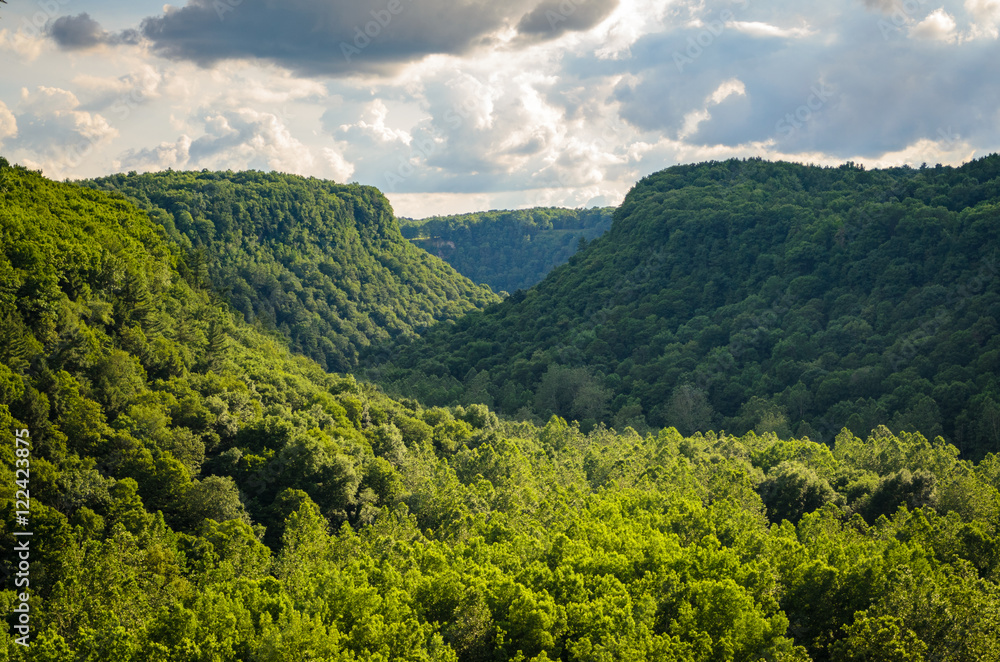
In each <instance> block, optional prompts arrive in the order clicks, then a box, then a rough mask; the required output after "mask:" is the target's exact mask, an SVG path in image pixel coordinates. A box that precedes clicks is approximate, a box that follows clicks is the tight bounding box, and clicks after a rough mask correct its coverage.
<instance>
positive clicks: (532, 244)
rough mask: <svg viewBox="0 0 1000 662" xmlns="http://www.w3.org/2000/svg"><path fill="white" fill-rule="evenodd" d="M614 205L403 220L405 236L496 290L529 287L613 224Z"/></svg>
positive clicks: (460, 271) (520, 210) (478, 213)
mask: <svg viewBox="0 0 1000 662" xmlns="http://www.w3.org/2000/svg"><path fill="white" fill-rule="evenodd" d="M612 211H614V209H613V208H610V207H604V208H599V207H593V208H591V209H560V208H555V207H536V208H533V209H518V210H510V211H489V212H477V213H474V214H458V215H455V216H433V217H431V218H425V219H421V220H419V221H414V220H412V219H408V218H401V219H400V229H401V230H402V233H403V236H404V237H406V238H407V239H409V240H410V241H412V242H413V243H414V244H416V245H417V246H420V247H421V248H423V249H424V250H426V251H427V252H429V253H433V254H434V255H437V256H438V257H440V258H441V259H442V260H444V261H446V262H447V263H448V264H450V265H451V266H453V267H455V270H456V271H458V272H459V273H460V274H462V275H463V276H466V277H467V278H469V279H470V280H472V281H473V282H475V283H485V284H487V285H489V286H490V288H492V289H493V291H494V292H515V291H517V290H522V289H528V288H529V287H531V286H532V285H535V284H536V283H538V282H539V281H541V280H542V279H543V278H545V276H546V275H547V274H548V273H549V272H550V271H552V270H553V269H554V268H556V267H557V266H559V265H560V264H563V263H565V262H566V261H567V260H569V258H570V257H571V256H572V255H573V253H575V252H576V251H577V250H579V249H580V247H582V246H585V245H586V243H587V242H588V241H591V240H593V239H595V238H597V237H599V236H601V235H602V234H604V233H605V232H606V231H607V230H608V228H610V227H611V212H612Z"/></svg>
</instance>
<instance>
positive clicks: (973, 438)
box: [370, 155, 1000, 457]
mask: <svg viewBox="0 0 1000 662" xmlns="http://www.w3.org/2000/svg"><path fill="white" fill-rule="evenodd" d="M998 162H1000V156H997V155H993V156H988V157H985V158H982V159H979V160H977V161H973V162H970V163H968V164H966V165H964V166H961V167H959V168H945V167H942V168H934V169H921V170H913V169H909V168H895V169H887V170H871V171H868V170H864V169H862V168H858V167H855V166H852V165H847V166H843V167H840V168H821V167H812V166H803V165H796V164H791V163H768V162H764V161H762V160H760V159H749V160H745V161H739V160H731V161H726V162H721V163H720V162H710V163H702V164H698V165H690V166H675V167H672V168H669V169H667V170H664V171H662V172H658V173H656V174H653V175H650V176H648V177H646V178H645V179H643V180H642V181H640V182H639V183H638V184H637V185H636V186H635V187H634V188H633V189H632V191H631V192H630V193H629V194H628V196H626V198H625V200H624V202H623V203H622V205H621V207H620V208H619V209H617V210H616V211H615V214H614V224H613V225H612V227H611V229H610V230H609V231H608V232H607V233H606V234H605V235H603V236H602V237H600V238H598V239H596V240H595V241H592V242H590V243H589V244H588V245H587V247H586V248H585V249H584V250H582V251H580V252H579V253H577V254H575V255H573V256H572V258H570V259H569V263H568V264H566V265H564V266H561V267H558V268H556V269H554V270H553V271H552V273H550V274H549V275H548V277H547V278H546V279H545V280H544V281H542V282H541V283H540V284H538V285H537V286H535V287H533V288H532V289H530V290H529V291H527V292H526V293H521V294H520V295H518V296H512V297H510V298H509V299H508V300H506V301H505V302H504V303H502V304H500V305H498V306H494V307H491V308H489V309H488V310H486V311H485V312H482V313H473V314H470V315H469V316H467V317H466V318H464V319H462V320H459V321H458V322H457V323H456V324H454V325H440V326H439V327H435V328H433V329H431V330H430V331H429V332H428V333H427V334H425V335H424V337H423V338H421V339H420V340H418V341H416V342H413V343H412V344H409V345H408V346H402V347H400V349H399V351H391V352H387V353H386V354H385V356H387V357H391V358H390V359H389V360H388V361H383V362H382V364H381V365H380V366H378V367H377V369H375V370H372V371H371V373H370V374H371V375H372V376H373V378H376V379H377V380H378V381H380V382H381V383H383V384H385V385H386V386H387V387H389V388H391V389H392V390H394V391H400V392H405V393H406V394H407V395H408V396H410V397H417V398H419V399H421V400H422V401H424V402H425V403H427V404H433V405H452V404H458V403H461V404H467V403H469V402H484V403H487V404H491V405H492V406H494V407H495V408H496V409H497V410H498V411H499V412H500V413H502V414H504V415H507V416H512V417H519V418H526V417H531V418H534V419H535V420H545V419H546V418H547V417H548V416H549V415H550V414H551V413H556V414H558V415H560V416H568V417H571V418H575V419H578V420H580V421H581V423H582V422H584V421H585V420H587V419H591V418H592V419H594V420H597V421H600V422H604V423H606V424H608V425H612V426H614V427H616V428H618V429H621V428H624V427H626V426H631V427H633V428H634V429H636V430H640V431H642V430H645V429H647V428H646V426H650V427H652V428H654V429H655V428H659V427H662V426H667V425H674V426H677V427H678V428H679V429H680V430H681V431H682V432H683V433H684V434H691V433H693V432H694V431H697V430H701V431H707V430H709V429H726V430H730V431H734V432H738V433H743V432H747V431H750V430H753V431H755V432H756V433H758V434H764V433H766V432H775V433H776V434H778V435H779V436H782V437H787V436H791V435H793V434H794V435H796V436H808V437H810V438H811V439H816V440H824V441H832V439H833V437H834V435H835V434H836V433H837V431H839V430H840V429H841V428H842V427H845V426H846V427H848V428H849V429H851V431H853V432H854V433H855V434H859V435H863V434H866V433H867V432H868V431H869V430H871V429H873V428H875V427H876V426H878V425H886V426H888V427H889V428H890V429H892V430H893V431H895V432H901V431H906V432H916V431H919V432H921V433H923V434H924V435H926V436H927V437H928V438H934V437H936V436H938V435H943V436H944V437H945V438H946V439H948V440H949V441H950V442H951V443H953V444H955V445H956V446H957V447H958V448H959V449H961V451H962V452H963V453H966V454H968V455H969V456H970V457H982V456H984V455H985V454H986V453H988V452H998V451H1000V405H997V403H998V402H1000V383H998V381H997V375H998V374H1000V363H997V357H998V356H1000V334H998V330H1000V327H998V324H997V320H1000V279H998V278H997V274H998V270H1000V267H998V263H997V259H998V257H997V254H996V252H997V246H998V243H1000V242H998V239H1000V237H998V234H997V233H998V227H1000V226H998V225H997V223H996V222H995V219H996V216H997V213H998V209H1000V188H998V187H1000V183H998V182H1000V176H998V169H997V163H998ZM959 191H960V193H959ZM441 223H443V221H441ZM456 223H457V222H456ZM460 227H461V226H460V225H457V226H456V228H457V229H456V232H457V231H459V229H458V228H460ZM583 381H589V382H590V384H589V385H588V387H587V388H586V389H582V387H580V386H577V384H580V383H582V382H583ZM584 390H585V391H586V393H587V394H588V395H587V397H586V398H584V399H582V400H579V401H578V402H574V400H576V399H578V395H577V394H578V393H582V392H583V391H584ZM605 395H606V396H607V397H606V398H605ZM589 424H592V423H588V425H589Z"/></svg>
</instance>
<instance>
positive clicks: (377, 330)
mask: <svg viewBox="0 0 1000 662" xmlns="http://www.w3.org/2000/svg"><path fill="white" fill-rule="evenodd" d="M84 184H86V185H88V186H91V187H94V188H97V189H101V190H105V191H117V192H120V193H123V194H125V195H126V196H128V197H129V198H130V199H132V200H134V201H135V202H137V204H138V205H139V206H140V207H142V208H143V209H145V210H147V211H148V212H149V214H150V217H151V218H152V219H153V220H154V221H155V222H156V223H159V224H161V225H163V226H164V227H165V228H166V230H167V235H168V237H169V238H170V239H171V240H172V241H174V242H176V243H178V244H179V245H181V246H182V247H183V249H184V253H183V263H182V268H183V269H186V270H187V271H188V272H190V273H192V274H194V277H195V278H199V279H204V280H205V281H206V283H209V284H211V286H212V287H213V288H214V289H215V290H216V291H217V292H218V293H219V295H220V296H221V297H222V298H224V299H226V300H227V301H229V302H230V304H231V305H232V306H233V307H234V308H235V309H236V310H237V311H239V312H240V313H242V314H243V316H244V318H245V319H246V320H247V321H254V320H260V321H261V322H262V323H263V324H264V325H265V326H267V327H270V328H273V329H276V330H278V331H279V332H281V333H282V334H283V335H285V336H286V337H288V338H289V339H290V340H291V347H292V349H293V350H294V351H296V352H299V353H302V354H304V355H306V356H308V357H310V358H312V359H314V360H316V361H317V362H318V363H319V364H320V365H322V366H323V367H325V368H327V369H329V370H332V371H346V370H350V369H351V368H352V367H353V366H354V365H356V363H357V358H358V355H359V353H360V352H362V351H364V349H365V348H366V347H368V346H369V345H371V344H372V343H384V342H385V341H387V340H391V339H394V338H410V337H413V336H415V335H416V334H417V333H419V332H420V331H421V330H423V329H425V328H427V327H429V326H431V325H432V324H434V323H436V322H438V321H441V320H448V319H456V318H457V317H459V316H461V315H462V314H464V313H467V312H469V311H471V310H474V309H476V308H481V307H483V306H484V305H486V304H488V303H490V302H493V301H497V297H496V296H495V295H494V294H493V293H492V292H489V291H488V290H485V289H483V288H480V287H478V286H476V285H474V284H473V283H471V282H470V281H469V280H468V279H466V278H463V277H462V276H460V275H459V274H457V273H455V272H454V270H452V269H451V268H450V267H448V266H447V265H446V264H444V263H443V262H441V261H440V260H438V259H436V258H433V257H431V256H430V255H428V254H426V253H425V252H423V251H421V250H418V249H416V248H414V247H413V246H411V245H410V243H409V242H407V241H406V240H405V239H403V237H402V236H401V235H400V232H399V227H398V225H397V223H396V221H395V218H394V216H393V213H392V208H391V206H390V205H389V201H388V200H386V199H385V197H384V196H383V195H382V194H381V192H379V191H378V190H377V189H374V188H372V187H370V186H359V185H357V184H352V185H340V184H335V183H333V182H329V181H324V180H319V179H314V178H308V179H307V178H304V177H299V176H295V175H285V174H279V173H273V172H272V173H263V172H254V171H251V172H239V173H234V172H207V171H203V172H172V171H170V172H160V173H152V174H143V175H137V174H134V173H133V174H129V175H112V176H110V177H104V178H101V179H97V180H93V181H90V182H84Z"/></svg>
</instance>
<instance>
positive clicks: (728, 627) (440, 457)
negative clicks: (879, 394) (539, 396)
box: [0, 159, 1000, 662]
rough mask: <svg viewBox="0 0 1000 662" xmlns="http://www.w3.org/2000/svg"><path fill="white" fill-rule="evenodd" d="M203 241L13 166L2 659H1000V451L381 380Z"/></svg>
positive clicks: (3, 236) (0, 420) (0, 350)
mask: <svg viewBox="0 0 1000 662" xmlns="http://www.w3.org/2000/svg"><path fill="white" fill-rule="evenodd" d="M589 250H590V249H589V248H588V251H589ZM586 255H587V254H586V252H585V253H584V254H583V255H582V256H581V257H586ZM188 257H189V253H188V250H187V248H186V247H184V246H182V245H179V244H178V243H177V242H176V238H172V237H171V235H170V234H169V233H168V231H167V230H166V229H165V228H164V226H163V225H158V224H156V223H154V222H153V221H152V220H151V219H150V217H149V214H147V213H146V212H145V211H143V210H140V209H138V208H137V207H136V206H134V205H133V204H132V203H130V202H129V201H127V200H126V199H124V198H122V197H120V196H112V195H109V194H107V193H104V192H101V191H96V190H93V189H90V188H85V187H80V186H76V185H73V184H69V183H56V182H52V181H49V180H46V179H45V178H43V177H42V176H41V175H40V174H38V173H35V172H32V171H29V170H27V169H24V168H21V167H18V166H11V165H9V164H8V163H7V162H6V161H5V160H3V159H0V319H2V320H3V323H2V325H0V334H2V335H0V455H2V456H3V462H0V497H2V498H0V508H2V509H3V516H2V517H0V545H2V546H3V548H4V549H5V550H8V551H7V552H5V553H3V554H2V555H0V567H2V571H3V574H4V575H5V576H7V577H11V576H12V575H13V573H14V570H15V568H14V565H13V564H14V562H15V559H14V556H13V555H12V554H11V553H10V550H13V549H14V546H15V544H16V543H15V536H14V533H15V532H17V531H23V530H25V527H26V526H27V527H28V528H29V529H30V530H31V531H32V533H33V536H32V538H31V560H30V586H29V587H27V588H26V589H20V590H21V591H22V592H25V591H26V593H27V594H30V596H29V600H28V604H29V606H30V623H31V637H30V643H29V645H27V646H23V645H20V644H18V643H16V642H15V638H14V634H12V630H11V628H10V627H9V625H8V626H7V627H4V628H3V629H2V630H0V660H11V661H13V662H28V661H30V662H36V661H37V662H41V661H46V662H49V661H52V660H66V661H70V660H73V661H77V660H115V661H116V662H119V661H120V662H146V661H149V660H198V661H201V660H205V661H208V660H213V661H226V662H228V661H233V662H235V661H240V662H244V661H246V660H261V661H267V662H277V661H282V662H299V661H301V660H308V659H314V660H336V661H343V662H348V661H355V660H371V661H374V660H380V661H385V662H395V661H400V662H402V661H404V660H406V661H412V660H435V661H442V662H458V661H461V662H473V661H484V660H485V661H496V662H502V661H506V660H511V661H514V660H518V661H522V662H524V661H527V660H532V661H534V662H546V661H549V662H552V661H555V660H565V661H566V662H584V661H588V660H625V661H636V662H638V661H640V660H662V661H664V662H666V661H670V660H692V661H709V660H746V659H768V660H787V661H806V660H872V659H879V660H888V659H895V660H924V659H928V660H934V659H962V660H965V659H970V660H971V659H978V660H996V659H1000V647H998V646H1000V644H998V641H997V638H996V632H997V631H998V630H1000V546H998V536H1000V532H998V526H1000V492H998V488H1000V458H998V457H997V456H996V455H994V454H988V455H986V456H985V457H984V458H983V459H982V460H981V461H979V462H972V461H971V460H969V459H967V458H964V457H962V456H961V455H960V454H959V450H958V449H957V448H956V447H955V446H954V445H952V444H949V443H947V442H946V441H945V440H943V439H941V438H936V439H929V438H928V437H926V436H924V435H922V434H920V433H916V432H914V433H910V432H900V433H894V432H893V431H890V430H889V429H888V428H886V427H885V426H876V427H874V428H873V429H872V430H870V431H867V432H865V433H864V434H862V435H856V434H854V433H852V432H851V430H849V429H842V430H840V431H838V433H837V434H836V435H835V437H834V438H832V439H831V440H830V442H829V443H828V444H823V443H818V442H816V441H810V440H808V439H802V438H796V437H794V436H780V435H777V434H775V432H774V431H764V432H761V433H759V434H758V433H756V432H754V431H749V432H747V433H746V434H741V435H733V434H728V433H718V432H709V433H704V434H703V433H701V432H695V433H693V434H685V433H682V432H679V431H678V430H677V429H676V428H675V427H666V428H664V429H662V430H658V431H655V432H653V431H650V432H644V433H642V434H640V433H639V432H638V431H637V430H636V429H634V428H632V427H628V426H621V427H620V428H617V429H611V428H609V427H607V426H605V425H603V424H601V423H597V424H594V425H593V426H592V428H591V429H590V430H589V431H588V432H586V433H585V432H584V431H582V429H581V426H580V425H579V424H577V423H574V422H567V420H565V418H563V417H559V416H551V417H550V418H548V419H547V420H546V421H544V422H543V424H535V423H532V422H519V421H514V420H503V419H501V418H499V417H498V416H497V415H496V414H495V413H494V412H493V411H491V410H490V409H489V408H487V407H486V406H484V405H482V404H469V405H454V406H448V407H440V406H428V405H426V404H424V403H421V402H419V401H418V400H416V399H413V398H407V397H389V396H387V395H386V394H385V393H383V392H382V391H380V390H379V389H378V388H376V387H375V386H373V385H371V384H366V383H363V382H360V381H358V380H357V379H355V378H354V377H353V376H350V375H334V374H330V373H329V372H327V371H325V370H324V369H323V368H322V367H321V366H320V365H319V364H318V363H316V362H315V361H314V360H312V359H310V358H307V357H304V356H302V355H299V354H295V353H293V352H292V351H290V350H289V349H288V346H287V344H288V342H290V341H288V340H287V339H285V338H282V337H280V336H275V335H272V334H269V333H264V332H262V330H261V329H259V328H257V327H256V326H255V325H253V324H250V323H248V322H247V321H246V320H245V318H244V315H243V314H242V313H241V312H237V311H234V310H233V309H232V308H231V307H230V306H228V305H227V304H226V303H225V301H224V299H223V298H222V297H221V295H220V293H219V292H218V290H217V289H216V287H215V286H214V285H213V283H212V282H211V281H210V280H208V279H207V278H205V277H204V274H203V273H202V274H201V275H199V273H198V271H196V270H193V269H191V268H190V265H189V264H188V263H187V262H186V260H187V259H188ZM574 259H577V258H574ZM573 266H574V265H570V268H572V267H573ZM562 269H567V267H563V268H562ZM557 271H558V270H557ZM535 296H539V295H538V294H537V291H533V292H531V293H528V295H526V297H525V299H526V300H530V298H531V297H535ZM504 305H506V304H504ZM488 314H491V313H487V315H488ZM463 323H464V322H463V321H459V322H458V323H457V325H459V327H460V326H461V325H462V324H463ZM564 370H570V371H572V370H580V368H564ZM572 374H575V373H572ZM572 374H570V373H567V374H566V375H563V376H564V377H567V378H569V377H571V376H572ZM586 374H589V373H587V371H586V370H584V372H583V373H581V375H586ZM550 379H551V378H550ZM599 396H600V394H599V393H598V394H597V395H596V396H593V397H592V398H591V400H587V401H585V402H584V404H580V403H576V402H573V403H572V404H571V406H580V407H583V406H585V404H586V402H593V401H599V400H600V397H599ZM552 402H554V403H557V404H558V402H559V400H558V397H557V395H553V400H552ZM587 406H592V405H587ZM21 430H26V431H27V434H28V435H29V439H30V454H29V455H30V458H29V461H30V478H28V479H27V480H30V502H31V505H30V524H28V525H22V524H18V523H17V522H16V520H15V518H14V512H15V507H16V506H15V490H17V489H21V488H20V486H19V485H18V484H17V483H16V480H17V479H19V478H18V477H17V476H16V475H15V467H17V466H18V465H17V464H16V460H18V459H20V460H24V459H25V458H24V457H23V456H17V455H15V434H16V432H17V431H21ZM22 480H24V479H22ZM20 604H22V602H21V601H20V598H19V595H18V593H17V592H15V590H13V587H12V586H11V584H10V583H5V584H4V586H3V587H2V589H0V614H2V615H3V617H4V619H5V621H6V622H7V623H8V624H10V623H12V622H13V621H14V619H15V617H17V616H18V614H17V613H15V611H14V610H15V608H16V606H17V605H20Z"/></svg>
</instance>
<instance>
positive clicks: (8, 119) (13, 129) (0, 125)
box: [0, 101, 17, 141]
mask: <svg viewBox="0 0 1000 662" xmlns="http://www.w3.org/2000/svg"><path fill="white" fill-rule="evenodd" d="M16 135H17V118H16V117H14V113H12V112H10V108H8V107H7V104H5V103H4V102H3V101H0V141H2V140H3V139H4V138H10V137H11V136H16Z"/></svg>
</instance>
